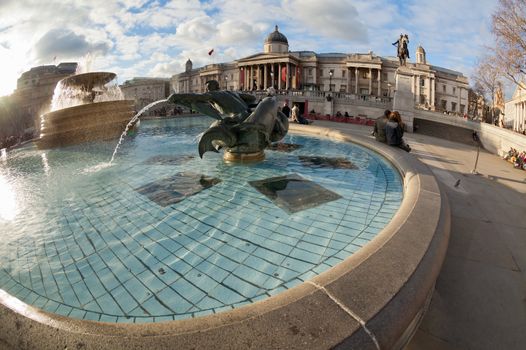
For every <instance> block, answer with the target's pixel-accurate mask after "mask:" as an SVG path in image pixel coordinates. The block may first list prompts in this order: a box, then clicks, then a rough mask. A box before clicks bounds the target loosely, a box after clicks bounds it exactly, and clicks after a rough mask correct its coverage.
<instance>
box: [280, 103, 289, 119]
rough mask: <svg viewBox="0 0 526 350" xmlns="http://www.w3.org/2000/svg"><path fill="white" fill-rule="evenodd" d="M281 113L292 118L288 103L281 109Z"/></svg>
mask: <svg viewBox="0 0 526 350" xmlns="http://www.w3.org/2000/svg"><path fill="white" fill-rule="evenodd" d="M281 112H283V114H285V115H286V116H287V118H290V107H289V104H288V103H287V102H285V103H284V104H283V108H282V109H281Z"/></svg>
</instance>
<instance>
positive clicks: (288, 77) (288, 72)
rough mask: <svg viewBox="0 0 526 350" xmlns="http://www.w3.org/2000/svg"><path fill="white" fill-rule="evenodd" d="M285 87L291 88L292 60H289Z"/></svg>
mask: <svg viewBox="0 0 526 350" xmlns="http://www.w3.org/2000/svg"><path fill="white" fill-rule="evenodd" d="M285 79H286V80H285V89H287V90H288V89H290V62H287V77H286V78H285Z"/></svg>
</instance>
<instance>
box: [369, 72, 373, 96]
mask: <svg viewBox="0 0 526 350" xmlns="http://www.w3.org/2000/svg"><path fill="white" fill-rule="evenodd" d="M372 94H373V69H372V68H369V95H372Z"/></svg>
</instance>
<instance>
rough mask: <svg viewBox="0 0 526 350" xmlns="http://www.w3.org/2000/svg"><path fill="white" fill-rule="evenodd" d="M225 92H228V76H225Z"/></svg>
mask: <svg viewBox="0 0 526 350" xmlns="http://www.w3.org/2000/svg"><path fill="white" fill-rule="evenodd" d="M225 90H228V76H227V75H226V74H225Z"/></svg>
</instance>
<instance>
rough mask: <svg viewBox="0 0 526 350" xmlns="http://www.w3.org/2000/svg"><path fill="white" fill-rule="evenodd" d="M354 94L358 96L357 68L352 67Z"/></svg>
mask: <svg viewBox="0 0 526 350" xmlns="http://www.w3.org/2000/svg"><path fill="white" fill-rule="evenodd" d="M354 94H355V95H358V67H354Z"/></svg>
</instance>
